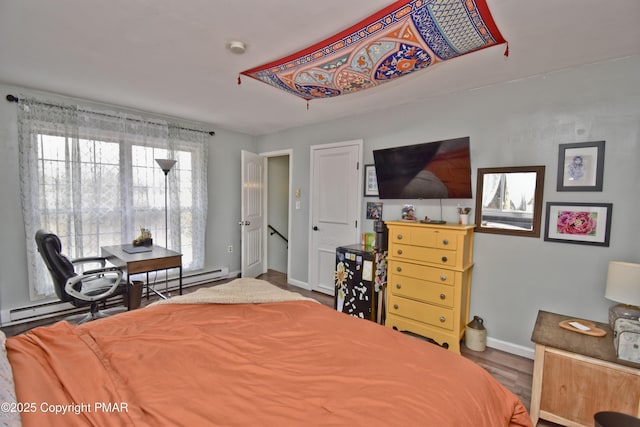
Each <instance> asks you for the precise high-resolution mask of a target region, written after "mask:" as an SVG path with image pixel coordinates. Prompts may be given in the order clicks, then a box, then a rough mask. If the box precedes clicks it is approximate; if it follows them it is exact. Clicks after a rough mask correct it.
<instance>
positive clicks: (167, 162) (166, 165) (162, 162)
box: [156, 159, 176, 175]
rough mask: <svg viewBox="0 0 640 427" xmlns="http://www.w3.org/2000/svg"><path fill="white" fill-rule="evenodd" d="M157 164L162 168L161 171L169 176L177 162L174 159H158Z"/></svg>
mask: <svg viewBox="0 0 640 427" xmlns="http://www.w3.org/2000/svg"><path fill="white" fill-rule="evenodd" d="M156 163H157V164H158V166H160V169H162V171H163V172H164V174H165V175H166V174H168V173H169V171H170V170H171V168H172V167H173V165H175V164H176V160H173V159H156Z"/></svg>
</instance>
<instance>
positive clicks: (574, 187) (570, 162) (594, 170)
mask: <svg viewBox="0 0 640 427" xmlns="http://www.w3.org/2000/svg"><path fill="white" fill-rule="evenodd" d="M603 172H604V141H596V142H579V143H575V144H560V151H559V153H558V187H557V190H558V191H602V175H603Z"/></svg>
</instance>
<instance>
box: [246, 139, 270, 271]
mask: <svg viewBox="0 0 640 427" xmlns="http://www.w3.org/2000/svg"><path fill="white" fill-rule="evenodd" d="M241 159H242V167H241V169H242V197H241V208H240V211H241V216H242V218H241V219H240V229H241V232H240V243H241V246H242V248H241V253H242V256H241V274H242V277H256V276H258V275H260V274H262V273H265V272H266V269H265V264H264V245H263V239H264V235H265V233H264V205H265V203H264V180H265V176H264V175H265V170H264V157H262V156H259V155H257V154H254V153H251V152H249V151H244V150H242V153H241Z"/></svg>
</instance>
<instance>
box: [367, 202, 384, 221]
mask: <svg viewBox="0 0 640 427" xmlns="http://www.w3.org/2000/svg"><path fill="white" fill-rule="evenodd" d="M367 219H382V202H367Z"/></svg>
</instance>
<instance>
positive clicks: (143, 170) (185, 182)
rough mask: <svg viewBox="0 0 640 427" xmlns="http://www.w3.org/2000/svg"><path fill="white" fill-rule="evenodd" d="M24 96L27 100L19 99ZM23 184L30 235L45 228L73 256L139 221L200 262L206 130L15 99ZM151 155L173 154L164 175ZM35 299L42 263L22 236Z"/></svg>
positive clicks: (191, 263)
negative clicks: (171, 161)
mask: <svg viewBox="0 0 640 427" xmlns="http://www.w3.org/2000/svg"><path fill="white" fill-rule="evenodd" d="M23 104H24V105H23ZM19 111H20V113H19V134H20V161H21V168H20V169H21V185H22V194H23V210H24V216H25V228H26V232H27V236H28V237H31V236H34V235H35V231H36V230H38V229H40V228H44V229H48V230H50V231H52V232H54V233H56V234H57V235H58V236H59V237H60V239H61V240H62V246H63V251H64V253H65V254H67V255H68V256H69V257H70V258H78V257H82V256H92V255H97V254H99V253H100V247H101V246H107V245H116V244H121V243H126V242H131V241H132V240H133V239H134V238H135V237H137V236H138V234H139V233H140V228H141V227H144V228H148V229H150V230H151V232H152V236H153V239H154V243H155V244H158V245H160V246H167V247H169V248H170V249H173V250H176V251H179V252H181V253H182V254H183V267H184V269H185V270H186V271H188V270H195V269H199V268H202V266H203V263H204V229H205V225H206V207H207V202H206V201H207V194H206V156H207V142H208V141H207V135H206V133H205V132H202V131H199V130H190V129H185V128H184V127H179V126H175V125H172V124H167V123H162V122H158V121H153V122H150V121H145V120H143V119H141V118H138V117H131V116H125V115H123V114H116V113H111V112H109V113H105V112H96V111H85V110H82V111H79V110H78V109H77V108H74V107H65V106H59V105H52V104H44V103H41V102H36V101H29V100H27V101H22V100H21V108H20V110H19ZM157 158H171V159H175V160H177V163H176V166H175V167H174V168H173V169H172V170H171V172H170V173H169V176H168V177H167V179H166V182H167V184H168V187H167V194H168V199H167V206H168V219H169V223H168V229H169V236H166V235H165V175H164V173H163V172H162V170H161V169H160V167H159V166H158V165H157V164H156V162H155V159H157ZM27 245H28V247H29V250H28V261H29V279H30V280H29V281H30V293H31V297H32V299H41V298H44V297H47V296H49V295H52V294H53V285H52V284H51V280H50V278H49V274H48V272H47V271H46V270H45V267H44V263H43V262H42V261H41V259H40V256H39V254H38V253H37V251H36V250H35V242H33V239H32V238H31V239H27Z"/></svg>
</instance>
